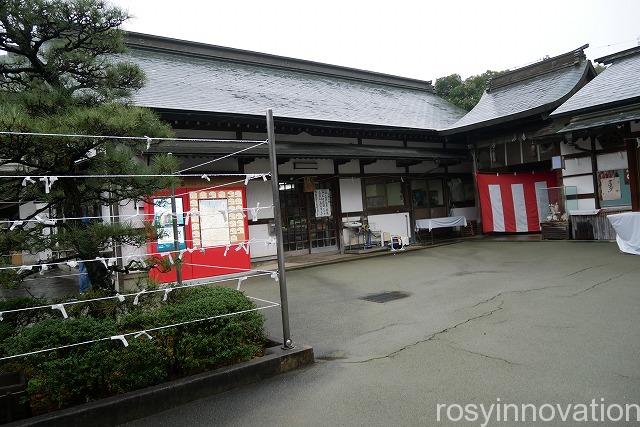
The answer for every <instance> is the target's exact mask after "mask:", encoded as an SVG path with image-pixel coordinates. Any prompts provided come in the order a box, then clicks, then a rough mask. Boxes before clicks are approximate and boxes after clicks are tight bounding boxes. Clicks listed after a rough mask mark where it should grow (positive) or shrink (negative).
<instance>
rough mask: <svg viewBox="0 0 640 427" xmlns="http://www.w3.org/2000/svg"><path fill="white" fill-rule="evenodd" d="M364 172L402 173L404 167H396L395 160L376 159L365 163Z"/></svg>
mask: <svg viewBox="0 0 640 427" xmlns="http://www.w3.org/2000/svg"><path fill="white" fill-rule="evenodd" d="M364 173H404V168H399V167H397V166H396V161H395V160H378V161H376V162H375V163H372V164H370V165H366V166H365V167H364Z"/></svg>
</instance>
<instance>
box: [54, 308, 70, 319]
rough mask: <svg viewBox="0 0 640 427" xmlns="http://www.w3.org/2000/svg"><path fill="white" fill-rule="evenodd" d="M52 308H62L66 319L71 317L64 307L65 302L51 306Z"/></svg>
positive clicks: (61, 310) (61, 311)
mask: <svg viewBox="0 0 640 427" xmlns="http://www.w3.org/2000/svg"><path fill="white" fill-rule="evenodd" d="M51 309H52V310H60V313H62V317H63V318H65V319H68V318H69V315H68V314H67V310H65V309H64V304H54V305H52V306H51Z"/></svg>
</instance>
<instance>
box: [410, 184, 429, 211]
mask: <svg viewBox="0 0 640 427" xmlns="http://www.w3.org/2000/svg"><path fill="white" fill-rule="evenodd" d="M427 191H428V189H427V181H426V180H424V179H414V180H412V181H411V196H412V199H413V207H414V208H428V207H429V204H428V200H427Z"/></svg>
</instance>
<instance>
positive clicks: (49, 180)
mask: <svg viewBox="0 0 640 427" xmlns="http://www.w3.org/2000/svg"><path fill="white" fill-rule="evenodd" d="M57 180H58V177H57V176H43V177H42V178H40V179H39V181H42V182H44V192H45V193H47V194H49V192H50V191H51V186H52V185H53V183H54V182H56V181H57Z"/></svg>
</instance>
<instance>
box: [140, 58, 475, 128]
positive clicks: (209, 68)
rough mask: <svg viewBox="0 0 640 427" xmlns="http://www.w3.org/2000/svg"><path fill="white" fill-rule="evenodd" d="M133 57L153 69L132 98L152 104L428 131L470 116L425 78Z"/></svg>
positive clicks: (214, 59)
mask: <svg viewBox="0 0 640 427" xmlns="http://www.w3.org/2000/svg"><path fill="white" fill-rule="evenodd" d="M127 55H128V56H129V58H128V59H130V60H132V61H133V62H135V63H137V64H138V65H139V66H140V67H141V68H142V69H143V70H144V72H145V73H146V75H147V83H146V85H145V87H144V88H142V89H141V90H140V91H138V92H137V93H135V94H134V97H133V102H134V104H136V105H140V106H145V107H152V108H157V109H175V110H189V111H199V112H212V113H227V114H245V115H247V114H248V115H264V114H265V112H266V110H267V109H268V108H271V109H273V112H274V115H275V116H276V117H282V118H292V119H303V120H314V121H327V122H344V123H350V124H363V125H374V126H385V127H394V128H395V127H398V128H413V129H425V130H427V129H439V128H443V127H447V126H449V125H451V124H452V123H454V122H455V121H456V120H458V119H459V118H460V117H462V115H463V114H464V111H463V110H461V109H459V108H457V107H455V106H453V105H452V104H450V103H449V102H447V101H445V100H444V99H442V98H440V97H438V96H436V95H435V94H434V93H433V89H432V87H431V86H430V84H429V83H428V82H419V83H424V88H423V89H419V88H415V87H411V85H407V86H406V87H403V86H400V85H394V84H384V83H376V82H375V81H366V80H362V79H358V78H349V77H342V76H337V75H331V74H329V73H323V72H305V71H303V70H298V69H287V68H283V67H275V66H265V65H260V64H254V63H245V62H239V61H227V60H221V59H218V58H211V57H204V56H196V55H186V54H180V53H175V52H167V51H162V50H153V49H146V48H140V47H135V46H134V47H132V48H131V50H130V51H129V53H128V54H127ZM275 58H280V57H275ZM312 64H314V63H312ZM319 65H322V64H319ZM327 67H329V66H327ZM345 70H347V71H348V70H349V69H345ZM355 71H357V72H358V73H360V74H359V75H365V76H366V72H362V71H359V70H354V72H355ZM371 75H372V79H373V78H374V77H376V75H375V73H371ZM378 76H383V77H384V75H378ZM386 77H388V78H389V79H394V77H393V76H386ZM395 79H398V80H401V79H400V78H395ZM407 81H408V82H409V79H407ZM413 82H416V81H415V80H414V81H413ZM413 84H414V85H415V83H413Z"/></svg>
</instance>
